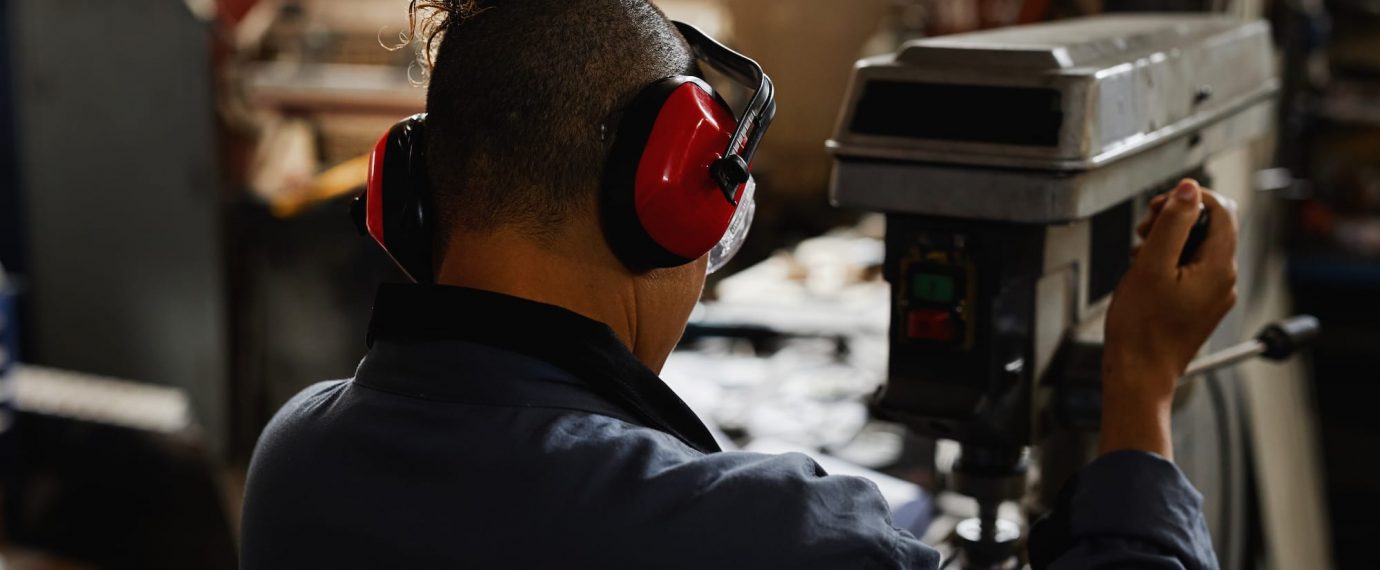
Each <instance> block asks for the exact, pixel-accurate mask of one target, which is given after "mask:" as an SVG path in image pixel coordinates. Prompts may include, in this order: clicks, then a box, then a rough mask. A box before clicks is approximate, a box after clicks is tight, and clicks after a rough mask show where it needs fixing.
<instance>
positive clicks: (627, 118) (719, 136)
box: [600, 76, 743, 270]
mask: <svg viewBox="0 0 1380 570" xmlns="http://www.w3.org/2000/svg"><path fill="white" fill-rule="evenodd" d="M737 126H738V124H737V120H736V119H735V118H734V116H733V112H732V110H731V109H730V108H729V107H728V105H727V104H726V103H725V102H724V101H723V99H722V98H720V97H719V96H718V94H716V93H715V92H714V90H713V88H712V87H710V86H709V85H708V84H707V83H705V82H704V81H703V80H700V79H698V78H695V77H687V76H681V77H670V78H666V79H663V80H660V81H658V82H656V83H653V84H652V85H650V86H648V87H647V88H646V89H644V90H643V91H642V92H640V93H639V94H638V95H637V97H636V98H634V99H633V101H632V102H631V103H630V104H629V105H628V107H627V108H626V109H625V111H624V113H623V116H622V118H621V120H620V123H619V125H618V130H617V134H616V136H615V138H614V141H613V145H612V147H611V148H610V151H609V159H608V162H607V163H606V165H605V168H604V180H603V182H604V183H603V188H602V191H601V194H600V210H601V215H602V217H603V227H604V232H605V235H606V236H607V238H608V243H609V246H610V248H612V249H613V251H614V253H615V254H616V255H617V256H618V257H619V259H620V260H622V261H623V263H624V264H625V265H627V266H628V267H629V268H631V269H633V270H648V269H655V268H660V267H675V266H679V265H684V264H686V263H690V262H691V261H694V260H696V259H699V258H700V257H701V256H703V255H704V254H706V253H708V252H709V250H710V249H713V247H714V246H715V245H716V244H717V243H718V242H719V240H720V239H721V238H722V237H723V235H724V232H725V231H726V230H727V229H728V224H729V222H730V220H731V219H732V218H733V212H734V211H735V209H736V207H735V205H734V204H733V203H730V202H729V201H728V200H727V199H726V198H725V197H724V193H723V191H722V190H721V189H720V188H719V186H718V185H717V184H716V183H715V182H714V180H713V179H712V177H711V176H710V174H709V173H710V166H711V165H712V164H713V163H714V161H716V160H718V159H720V158H722V157H723V151H724V149H725V148H727V147H728V142H729V139H730V138H731V137H732V135H733V131H734V129H736V128H737ZM742 190H743V189H742V187H739V188H738V190H737V192H736V196H738V197H741V196H742Z"/></svg>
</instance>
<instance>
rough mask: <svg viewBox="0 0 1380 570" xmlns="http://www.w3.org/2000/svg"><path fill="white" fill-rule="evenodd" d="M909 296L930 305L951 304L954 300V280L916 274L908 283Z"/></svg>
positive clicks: (929, 274) (928, 274)
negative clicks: (927, 302)
mask: <svg viewBox="0 0 1380 570" xmlns="http://www.w3.org/2000/svg"><path fill="white" fill-rule="evenodd" d="M910 291H911V295H913V296H915V298H917V299H920V300H921V301H929V302H931V303H951V302H953V300H954V278H953V277H949V276H948V275H935V274H933V273H917V274H916V275H915V277H913V278H912V279H911V281H910Z"/></svg>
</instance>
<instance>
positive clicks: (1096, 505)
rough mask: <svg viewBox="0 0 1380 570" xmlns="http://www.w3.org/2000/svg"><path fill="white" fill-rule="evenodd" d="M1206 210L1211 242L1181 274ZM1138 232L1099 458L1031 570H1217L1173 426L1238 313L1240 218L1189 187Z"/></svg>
mask: <svg viewBox="0 0 1380 570" xmlns="http://www.w3.org/2000/svg"><path fill="white" fill-rule="evenodd" d="M1200 204H1201V205H1202V207H1205V208H1207V209H1208V211H1209V216H1210V219H1211V225H1210V227H1209V233H1208V237H1207V239H1206V240H1204V242H1203V244H1202V246H1201V247H1200V248H1199V250H1198V252H1197V253H1196V254H1195V255H1194V256H1193V258H1191V259H1190V260H1189V262H1188V263H1187V264H1186V265H1182V266H1180V265H1179V254H1180V252H1181V251H1182V250H1183V248H1184V244H1185V243H1186V242H1187V241H1188V235H1189V231H1190V229H1191V228H1192V226H1193V224H1194V222H1195V221H1196V219H1197V218H1198V215H1199V207H1200ZM1138 231H1139V233H1140V234H1141V236H1142V237H1143V238H1145V242H1144V244H1143V245H1142V246H1141V247H1140V249H1139V251H1138V253H1137V255H1136V260H1135V262H1134V263H1133V264H1132V267H1131V270H1130V271H1129V272H1128V273H1127V275H1126V277H1125V278H1124V279H1123V280H1122V282H1121V284H1120V286H1119V287H1118V288H1117V291H1116V293H1115V295H1114V297H1113V299H1112V305H1111V307H1110V309H1109V310H1108V315H1107V345H1106V349H1105V351H1104V356H1103V366H1102V384H1103V389H1102V436H1101V440H1100V446H1099V447H1100V450H1101V453H1102V457H1101V458H1099V459H1098V460H1097V461H1095V462H1093V464H1092V465H1089V466H1088V467H1086V468H1084V469H1083V470H1082V471H1081V472H1080V473H1079V474H1078V476H1077V477H1076V478H1075V479H1074V480H1072V481H1070V482H1069V483H1068V484H1067V485H1066V486H1065V488H1064V490H1063V492H1062V494H1061V496H1060V499H1059V502H1058V504H1057V505H1055V511H1054V512H1053V513H1052V514H1051V516H1050V517H1049V518H1047V519H1045V520H1044V521H1041V523H1039V524H1038V525H1036V528H1035V529H1034V530H1033V531H1032V535H1031V545H1030V551H1031V563H1032V565H1033V566H1034V567H1035V568H1051V569H1088V568H1165V569H1181V568H1182V569H1209V568H1210V569H1215V568H1217V560H1216V557H1215V555H1214V554H1213V552H1212V542H1211V537H1210V536H1209V535H1208V532H1207V525H1206V523H1205V521H1204V520H1203V513H1202V496H1201V495H1199V494H1198V492H1197V491H1196V490H1194V489H1193V486H1192V485H1191V484H1190V483H1189V482H1188V480H1187V479H1185V478H1184V476H1183V473H1181V472H1180V471H1179V469H1178V468H1177V467H1175V466H1174V465H1173V463H1171V462H1170V460H1171V459H1172V458H1173V446H1172V443H1171V441H1172V440H1171V437H1170V416H1171V411H1172V407H1173V400H1174V389H1175V386H1176V385H1177V383H1178V379H1179V377H1180V376H1181V375H1182V374H1183V371H1184V370H1185V369H1186V368H1187V367H1188V363H1189V362H1190V361H1191V360H1192V359H1193V357H1194V356H1195V355H1196V354H1197V353H1198V350H1199V349H1200V348H1201V347H1202V346H1203V343H1204V342H1206V341H1207V338H1208V336H1209V335H1211V334H1212V331H1213V329H1215V328H1216V327H1217V324H1218V323H1219V322H1220V321H1221V320H1222V317H1224V316H1225V315H1226V314H1227V312H1228V311H1229V310H1231V307H1232V306H1233V305H1234V304H1235V303H1236V219H1235V215H1234V213H1233V212H1232V206H1231V204H1230V202H1229V201H1227V200H1225V199H1223V198H1219V197H1218V196H1216V195H1214V194H1212V193H1211V192H1206V191H1203V190H1202V189H1201V188H1199V187H1198V185H1197V183H1195V182H1192V181H1184V182H1181V183H1180V184H1179V186H1178V187H1177V188H1175V189H1174V191H1173V192H1170V193H1169V194H1166V195H1164V196H1161V197H1159V198H1156V199H1155V200H1154V201H1153V202H1152V204H1151V216H1150V217H1149V219H1147V220H1146V221H1145V222H1144V223H1142V224H1141V226H1140V227H1139V228H1138Z"/></svg>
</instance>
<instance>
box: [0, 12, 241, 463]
mask: <svg viewBox="0 0 1380 570" xmlns="http://www.w3.org/2000/svg"><path fill="white" fill-rule="evenodd" d="M8 9H10V10H11V16H12V17H13V19H12V22H11V23H12V24H13V25H12V27H11V29H10V31H11V32H12V33H13V37H12V38H11V40H10V41H12V42H13V44H12V45H14V46H15V50H14V52H13V53H14V55H15V60H16V61H15V77H16V79H17V80H16V82H15V83H14V89H15V101H16V115H17V116H18V141H19V148H18V152H19V158H20V175H21V181H20V184H21V189H22V193H23V200H22V202H23V204H24V207H25V209H24V214H23V216H24V218H25V220H24V221H25V227H26V228H27V239H26V240H25V241H26V242H27V246H28V253H29V256H28V259H29V264H28V265H29V266H28V271H27V274H26V277H27V278H28V282H27V285H28V290H27V299H26V300H27V305H26V307H25V308H26V309H27V312H26V313H25V314H26V315H27V317H28V319H29V320H28V322H27V323H26V324H28V325H30V326H31V330H32V334H31V336H30V337H29V338H28V341H29V342H28V344H27V346H30V347H31V349H32V350H31V352H29V353H27V354H25V358H26V360H28V361H30V362H34V363H41V364H45V365H50V366H58V367H62V368H66V369H70V370H80V371H83V372H91V373H96V374H106V375H110V376H116V377H122V378H132V379H136V380H139V381H147V382H154V383H158V384H163V385H168V386H175V387H179V388H182V389H185V390H186V391H187V392H188V393H189V394H190V396H191V399H192V406H193V411H194V413H195V416H196V417H197V419H198V420H199V422H200V423H201V425H202V426H203V427H204V428H205V429H206V433H207V436H208V439H209V441H210V443H211V445H212V447H213V449H215V450H216V451H219V450H220V449H221V444H223V442H224V440H223V437H224V434H225V430H224V427H225V420H226V410H227V407H228V406H227V402H226V394H227V382H228V379H227V376H228V373H227V360H228V356H227V325H226V307H225V302H226V301H225V294H224V289H225V285H224V283H225V277H224V267H223V263H224V257H223V254H222V247H223V243H222V239H221V223H220V222H221V211H220V203H221V188H220V176H219V174H218V173H217V162H216V160H217V157H216V147H215V107H214V100H213V97H212V92H211V91H212V90H211V85H212V80H213V77H212V72H211V66H210V58H211V48H210V30H209V29H208V25H207V24H206V23H205V22H201V21H198V20H196V19H195V18H194V16H193V15H192V14H191V13H190V12H188V10H187V6H186V4H185V3H183V2H181V1H179V0H130V1H126V2H116V3H109V2H107V3H102V2H94V3H82V4H81V5H80V7H79V8H77V9H74V8H73V6H71V5H69V4H65V3H54V2H46V1H42V0H23V1H19V2H11V3H9V5H8ZM58 31H60V32H58ZM55 33H60V34H61V35H62V36H63V37H71V38H80V41H60V40H55V38H56V37H57V36H55V35H54V34H55Z"/></svg>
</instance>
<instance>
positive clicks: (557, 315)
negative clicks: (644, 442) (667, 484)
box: [369, 284, 719, 453]
mask: <svg viewBox="0 0 1380 570" xmlns="http://www.w3.org/2000/svg"><path fill="white" fill-rule="evenodd" d="M375 339H397V340H409V341H427V340H456V341H464V342H470V343H475V344H482V345H488V346H492V347H495V348H499V349H503V350H508V351H512V352H516V353H519V354H523V355H525V356H528V357H531V358H535V359H537V360H542V361H545V362H547V363H550V364H552V365H554V366H556V367H557V368H560V369H562V370H564V371H565V372H567V373H569V374H571V375H572V376H574V377H576V378H577V379H579V380H581V381H583V382H584V383H585V384H588V385H589V387H590V388H591V389H593V390H594V391H595V392H596V393H598V394H599V395H600V396H602V397H603V398H605V399H607V400H609V401H610V402H612V403H614V404H617V405H618V406H619V407H620V408H622V409H624V410H625V411H627V412H628V413H629V414H630V415H631V416H632V417H634V418H636V419H637V420H638V421H639V422H641V423H642V424H643V425H645V426H646V427H650V428H654V429H658V430H661V431H664V432H666V433H668V434H671V435H673V436H675V437H677V438H678V439H680V440H681V441H683V442H685V443H686V444H687V445H689V446H690V447H692V448H695V449H697V450H699V451H701V452H704V453H710V452H714V451H718V450H719V447H718V444H716V443H715V442H714V438H713V436H712V435H710V433H709V430H708V429H707V428H705V426H704V424H703V423H702V422H700V420H699V418H698V417H696V416H695V414H694V412H692V411H690V408H689V407H688V406H686V405H685V402H683V401H681V399H680V398H679V397H678V396H676V394H675V392H673V391H671V389H670V388H669V387H667V386H666V384H665V383H664V382H662V381H661V378H659V377H657V375H656V373H654V372H652V371H651V370H650V369H648V368H647V367H646V366H645V365H643V364H642V362H641V361H640V360H638V359H637V357H636V356H634V355H633V354H632V352H631V351H629V350H628V347H627V346H626V345H624V344H623V342H622V341H621V340H619V338H618V336H617V335H615V334H614V332H613V329H610V328H609V327H608V325H605V324H603V323H601V322H598V321H595V320H593V319H589V318H587V317H584V316H582V315H579V314H577V313H574V312H572V311H569V310H566V309H563V308H561V307H557V306H554V305H547V304H543V303H538V302H536V301H531V300H528V299H522V298H518V297H512V296H508V295H503V294H499V293H493V292H489V291H481V290H478V289H467V288H461V287H448V286H443V285H429V284H428V285H411V284H409V285H399V284H385V285H382V286H380V287H379V292H378V296H377V297H376V298H375V300H374V314H373V319H372V320H371V322H370V324H369V344H370V346H371V347H372V346H373V344H374V340H375Z"/></svg>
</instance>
